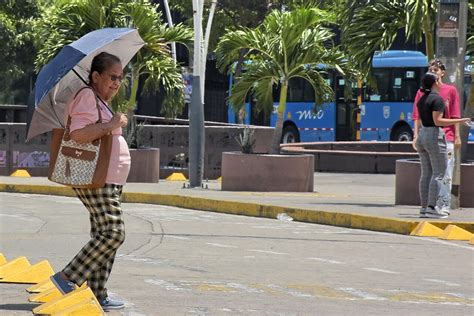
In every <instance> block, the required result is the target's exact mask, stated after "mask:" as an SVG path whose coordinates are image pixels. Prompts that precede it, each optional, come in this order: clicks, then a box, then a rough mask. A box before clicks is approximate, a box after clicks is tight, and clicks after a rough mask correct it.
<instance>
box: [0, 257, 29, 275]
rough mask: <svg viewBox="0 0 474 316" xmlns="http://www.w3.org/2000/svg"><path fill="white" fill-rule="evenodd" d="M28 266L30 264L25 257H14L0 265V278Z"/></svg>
mask: <svg viewBox="0 0 474 316" xmlns="http://www.w3.org/2000/svg"><path fill="white" fill-rule="evenodd" d="M30 266H31V264H30V262H29V261H28V259H26V257H18V258H15V259H13V260H12V261H9V262H7V263H5V264H4V265H2V266H0V279H3V278H5V277H7V276H8V275H10V274H13V273H18V272H21V271H23V270H25V269H26V268H28V267H30Z"/></svg>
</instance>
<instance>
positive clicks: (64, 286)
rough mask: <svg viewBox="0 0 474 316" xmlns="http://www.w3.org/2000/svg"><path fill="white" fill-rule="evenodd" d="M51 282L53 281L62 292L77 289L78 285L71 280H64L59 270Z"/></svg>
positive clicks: (65, 292)
mask: <svg viewBox="0 0 474 316" xmlns="http://www.w3.org/2000/svg"><path fill="white" fill-rule="evenodd" d="M51 282H53V284H54V285H55V286H56V287H57V288H58V290H59V292H61V293H62V294H67V293H70V292H72V291H74V290H75V289H76V285H75V284H74V283H73V282H71V281H66V280H64V279H63V278H62V277H61V275H60V274H59V272H58V273H56V274H55V275H53V276H52V277H51Z"/></svg>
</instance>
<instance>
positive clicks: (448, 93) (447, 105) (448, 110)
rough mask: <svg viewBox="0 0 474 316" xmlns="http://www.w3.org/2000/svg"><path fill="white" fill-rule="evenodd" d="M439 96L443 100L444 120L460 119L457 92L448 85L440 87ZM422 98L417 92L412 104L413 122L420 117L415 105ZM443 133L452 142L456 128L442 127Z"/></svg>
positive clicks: (450, 126) (451, 126) (420, 93)
mask: <svg viewBox="0 0 474 316" xmlns="http://www.w3.org/2000/svg"><path fill="white" fill-rule="evenodd" d="M439 95H440V96H441V97H442V98H443V100H444V115H443V117H444V118H460V117H461V107H460V103H459V94H458V90H456V87H455V86H452V85H449V84H443V85H441V89H440V91H439ZM422 96H423V92H421V91H420V90H418V92H417V93H416V97H415V103H414V104H413V114H412V118H413V120H419V119H420V116H419V114H418V108H417V107H416V104H417V103H418V100H419V99H420V98H421V97H422ZM443 130H444V133H445V134H446V140H447V141H448V142H454V138H455V135H456V128H455V127H454V125H449V126H445V127H443Z"/></svg>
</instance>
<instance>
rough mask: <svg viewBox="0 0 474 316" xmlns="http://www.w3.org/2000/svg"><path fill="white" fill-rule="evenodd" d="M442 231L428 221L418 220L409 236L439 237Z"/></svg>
mask: <svg viewBox="0 0 474 316" xmlns="http://www.w3.org/2000/svg"><path fill="white" fill-rule="evenodd" d="M443 233H444V231H443V230H442V229H441V228H439V227H436V226H435V225H433V224H430V223H429V222H420V223H418V225H416V227H415V229H413V231H412V232H411V233H410V235H411V236H419V237H439V236H441V235H442V234H443Z"/></svg>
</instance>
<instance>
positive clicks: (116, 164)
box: [65, 89, 131, 185]
mask: <svg viewBox="0 0 474 316" xmlns="http://www.w3.org/2000/svg"><path fill="white" fill-rule="evenodd" d="M99 105H100V110H101V114H102V122H104V123H106V122H109V121H110V120H111V119H112V113H110V111H109V110H108V109H107V108H106V107H105V106H104V105H103V104H102V102H100V101H99ZM67 115H70V116H71V126H70V131H71V132H73V131H75V130H78V129H81V128H84V127H85V126H87V125H90V124H95V123H96V122H97V120H98V119H99V113H98V112H97V106H96V98H95V95H94V92H92V90H91V89H83V90H82V91H80V92H79V93H78V94H77V96H76V97H75V98H74V99H73V100H72V101H71V103H69V105H68V107H67V111H66V118H65V122H67ZM112 136H113V139H112V152H111V155H110V162H109V169H108V171H107V178H106V180H105V182H106V183H111V184H119V185H124V184H125V182H126V180H127V177H128V172H129V171H130V162H131V159H130V152H129V151H128V145H127V142H126V141H125V139H124V138H123V136H122V129H121V128H117V129H114V130H113V131H112Z"/></svg>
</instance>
